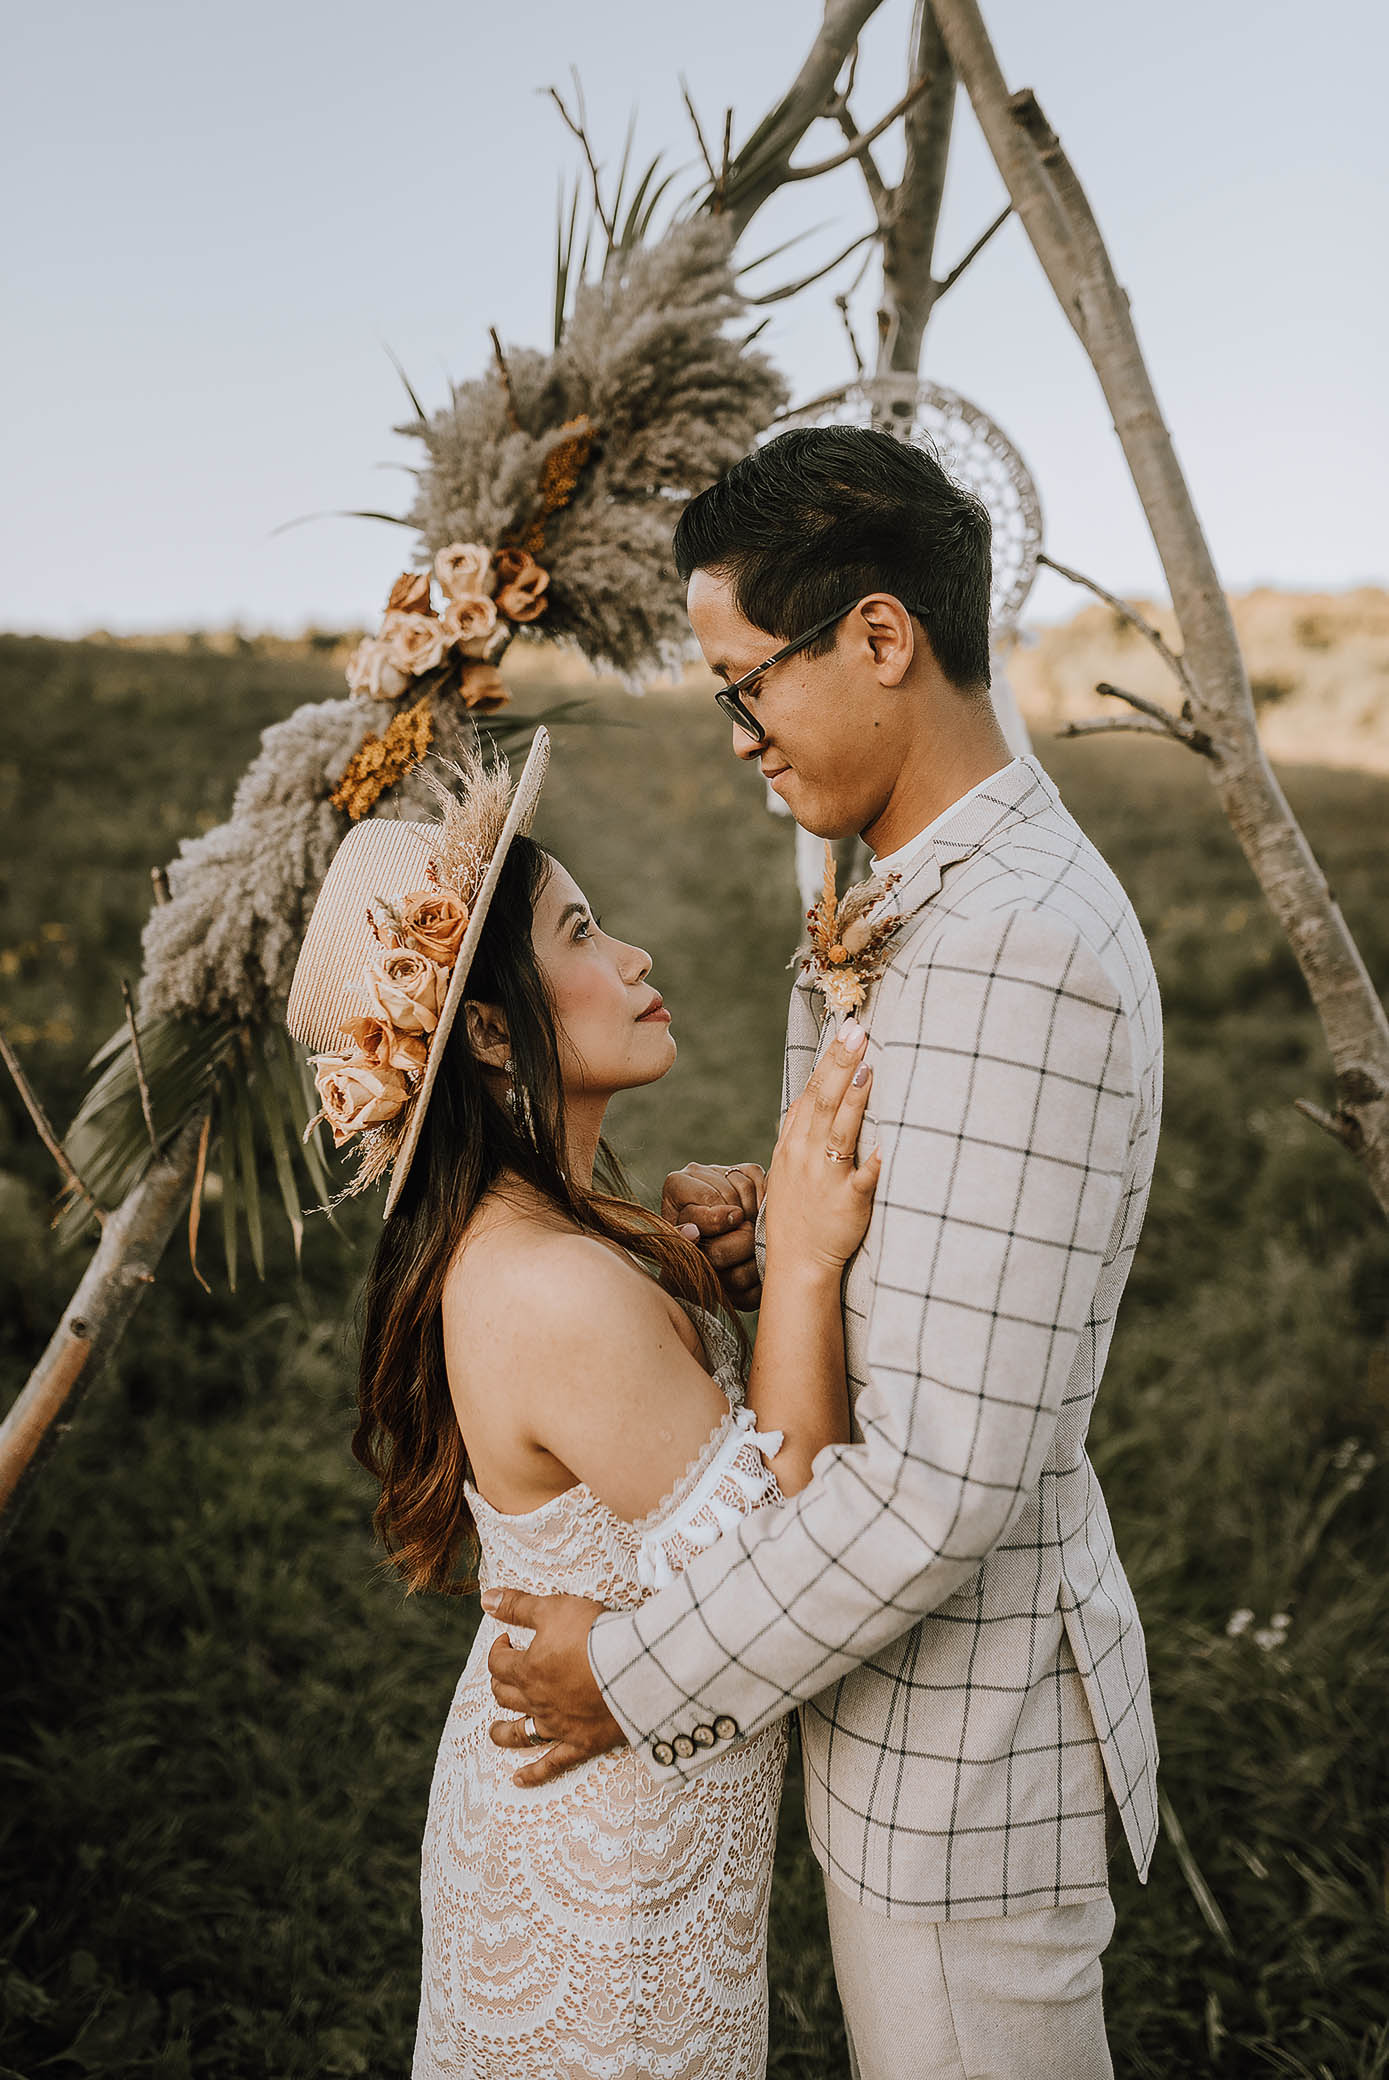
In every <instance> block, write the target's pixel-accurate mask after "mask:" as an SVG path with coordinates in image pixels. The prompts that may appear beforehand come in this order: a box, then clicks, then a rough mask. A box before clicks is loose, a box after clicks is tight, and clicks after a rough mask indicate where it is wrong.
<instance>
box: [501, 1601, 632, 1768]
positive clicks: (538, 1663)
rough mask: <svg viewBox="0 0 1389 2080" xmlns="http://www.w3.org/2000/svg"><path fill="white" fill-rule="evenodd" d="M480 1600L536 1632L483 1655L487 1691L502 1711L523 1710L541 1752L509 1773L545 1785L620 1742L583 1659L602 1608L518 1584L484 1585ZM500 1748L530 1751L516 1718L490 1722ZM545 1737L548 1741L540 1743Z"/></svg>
mask: <svg viewBox="0 0 1389 2080" xmlns="http://www.w3.org/2000/svg"><path fill="white" fill-rule="evenodd" d="M482 1606H483V1609H484V1610H485V1611H487V1613H488V1614H489V1616H491V1617H493V1618H495V1619H496V1620H497V1623H498V1624H499V1625H516V1626H523V1627H525V1628H526V1629H527V1630H530V1631H533V1632H534V1633H535V1638H534V1639H533V1640H532V1641H531V1643H530V1645H529V1646H528V1647H513V1646H512V1644H511V1642H510V1640H509V1639H508V1638H507V1637H506V1635H505V1634H503V1635H502V1637H501V1638H500V1639H497V1640H494V1641H493V1643H492V1648H491V1652H490V1653H489V1654H488V1656H487V1666H488V1669H489V1671H490V1673H491V1677H492V1695H493V1696H494V1697H495V1698H496V1700H497V1703H498V1704H499V1705H500V1706H501V1708H502V1710H503V1711H505V1712H522V1713H529V1715H530V1718H531V1720H532V1722H533V1724H534V1726H535V1731H536V1734H537V1736H538V1744H539V1745H540V1746H542V1747H544V1749H545V1752H544V1753H543V1754H542V1755H540V1756H539V1757H538V1758H537V1760H536V1761H534V1762H530V1763H527V1764H526V1766H525V1768H524V1769H518V1770H514V1771H513V1772H512V1781H513V1782H514V1783H517V1784H548V1783H549V1781H550V1779H551V1778H552V1777H560V1776H563V1774H564V1772H565V1771H566V1770H567V1769H573V1768H574V1767H575V1766H576V1764H578V1763H580V1762H587V1761H588V1760H589V1759H590V1757H592V1756H594V1755H604V1754H606V1753H607V1751H608V1749H609V1748H620V1747H623V1746H625V1744H626V1740H627V1736H626V1734H625V1733H624V1732H623V1731H622V1728H621V1727H620V1726H619V1725H618V1723H617V1721H616V1719H614V1717H613V1715H612V1713H611V1712H610V1711H609V1710H608V1708H607V1706H606V1704H604V1702H603V1693H602V1691H601V1690H600V1689H599V1688H598V1685H597V1683H596V1682H595V1681H594V1678H593V1670H592V1668H591V1667H590V1666H589V1659H588V1635H589V1630H590V1628H591V1626H592V1624H593V1621H594V1619H595V1618H596V1617H597V1616H598V1614H599V1612H600V1611H601V1610H602V1608H603V1606H602V1604H601V1603H590V1602H589V1600H588V1598H587V1597H585V1596H527V1595H526V1594H525V1593H524V1592H523V1591H522V1590H520V1589H484V1590H483V1592H482ZM491 1734H492V1739H493V1741H494V1742H495V1743H496V1745H497V1746H498V1747H499V1748H528V1749H532V1750H533V1749H534V1747H535V1746H536V1745H537V1743H534V1742H531V1741H528V1740H527V1738H526V1733H525V1728H524V1725H523V1723H522V1721H521V1720H520V1719H498V1720H496V1721H495V1722H494V1723H493V1726H492V1728H491ZM547 1743H548V1745H546V1744H547Z"/></svg>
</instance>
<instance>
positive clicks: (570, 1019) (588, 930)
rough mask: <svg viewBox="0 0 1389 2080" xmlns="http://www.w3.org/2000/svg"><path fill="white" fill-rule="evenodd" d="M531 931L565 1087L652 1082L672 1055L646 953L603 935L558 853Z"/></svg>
mask: <svg viewBox="0 0 1389 2080" xmlns="http://www.w3.org/2000/svg"><path fill="white" fill-rule="evenodd" d="M531 939H532V942H533V944H534V946H535V957H536V961H537V963H538V964H539V967H540V970H541V973H542V974H543V975H544V977H545V981H546V983H547V985H548V987H549V990H550V994H551V996H552V998H553V999H554V1007H555V1025H556V1030H557V1032H558V1035H559V1048H560V1073H561V1075H562V1077H563V1080H564V1087H565V1090H566V1092H569V1093H573V1094H578V1093H579V1092H583V1093H585V1094H587V1095H601V1094H608V1093H611V1092H613V1091H624V1090H632V1089H634V1088H635V1087H636V1086H637V1085H639V1084H643V1083H655V1082H656V1080H657V1079H658V1077H662V1076H664V1075H665V1073H666V1071H667V1069H669V1068H670V1067H671V1065H672V1063H673V1062H674V1060H675V1042H674V1040H673V1039H672V1038H671V1031H670V1013H669V1012H668V1011H667V1010H666V1009H665V1008H664V1006H663V1005H662V1003H661V997H660V992H659V991H658V990H655V989H653V988H652V986H651V984H650V983H649V982H648V981H647V979H646V978H647V976H648V975H649V974H650V972H651V956H650V954H649V953H643V951H642V949H641V947H640V946H629V945H627V943H626V942H625V940H622V939H612V938H609V936H608V934H607V933H606V932H605V931H604V930H603V929H602V927H601V926H600V925H599V923H598V921H597V919H596V918H595V917H594V915H593V912H592V910H591V909H590V908H589V904H588V899H587V897H586V896H585V895H584V892H583V890H582V889H581V888H580V887H579V886H578V884H577V882H576V881H575V880H574V878H573V876H572V875H571V874H569V873H568V872H567V871H566V869H565V868H564V867H562V866H561V865H560V863H559V861H558V860H553V861H552V862H551V866H550V873H549V878H548V879H547V881H546V883H545V886H544V888H543V889H542V890H541V893H540V895H539V897H538V899H537V901H536V905H535V914H534V918H533V920H532V924H531Z"/></svg>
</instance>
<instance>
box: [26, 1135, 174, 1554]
mask: <svg viewBox="0 0 1389 2080" xmlns="http://www.w3.org/2000/svg"><path fill="white" fill-rule="evenodd" d="M202 1128H203V1115H202V1114H201V1113H199V1114H198V1115H197V1116H196V1117H195V1118H193V1119H190V1120H188V1121H187V1122H186V1123H185V1124H184V1125H183V1126H182V1127H180V1129H179V1131H178V1133H177V1134H176V1135H175V1136H174V1138H173V1140H172V1142H171V1143H170V1144H169V1146H168V1148H166V1149H165V1150H164V1152H163V1154H162V1155H158V1156H156V1157H155V1159H154V1161H153V1162H152V1163H151V1164H150V1167H149V1169H148V1170H147V1171H146V1172H145V1174H144V1176H143V1177H142V1178H141V1180H140V1182H139V1184H137V1185H136V1186H135V1187H134V1189H133V1190H132V1191H130V1192H128V1193H127V1194H126V1196H125V1198H124V1199H123V1200H122V1201H121V1203H120V1205H119V1206H118V1207H116V1208H115V1209H114V1211H112V1212H110V1213H108V1214H107V1215H106V1218H105V1221H104V1223H103V1226H102V1231H101V1240H100V1242H99V1243H98V1244H97V1246H96V1249H95V1251H94V1252H93V1255H92V1260H91V1262H90V1264H88V1266H87V1269H86V1272H85V1274H84V1276H83V1278H82V1281H81V1283H80V1284H79V1286H78V1288H77V1291H76V1292H75V1293H74V1294H73V1296H72V1298H71V1300H70V1301H69V1302H68V1304H67V1306H66V1308H65V1309H64V1310H63V1318H62V1320H61V1321H60V1322H59V1324H58V1326H57V1328H56V1329H55V1330H54V1332H53V1334H52V1336H51V1337H50V1338H49V1342H48V1348H47V1350H45V1352H44V1354H43V1356H42V1357H41V1358H40V1359H39V1362H38V1364H37V1365H36V1366H35V1367H34V1369H33V1371H32V1372H31V1373H30V1375H29V1378H28V1380H27V1382H26V1383H25V1385H24V1386H23V1387H22V1388H21V1389H20V1392H19V1395H18V1397H17V1399H16V1400H15V1402H14V1404H13V1406H12V1407H11V1408H10V1410H9V1413H8V1414H7V1415H6V1417H5V1419H4V1421H3V1422H2V1423H0V1543H3V1541H4V1539H5V1538H6V1537H7V1536H8V1534H9V1532H10V1530H11V1529H12V1528H13V1524H14V1519H15V1514H16V1505H17V1503H18V1502H19V1500H20V1498H21V1497H22V1495H23V1494H24V1493H25V1492H26V1490H27V1489H28V1486H29V1483H30V1482H31V1481H32V1479H33V1477H34V1475H35V1474H36V1473H37V1471H38V1469H39V1467H40V1466H41V1465H42V1463H43V1461H44V1460H45V1459H46V1458H47V1456H48V1454H49V1452H51V1451H52V1449H53V1447H54V1445H55V1444H56V1443H57V1441H58V1439H59V1438H60V1437H61V1436H62V1434H63V1432H64V1431H65V1430H66V1428H67V1426H68V1424H69V1423H70V1422H71V1420H72V1417H73V1415H74V1413H75V1411H76V1409H77V1405H78V1403H79V1401H80V1400H81V1398H82V1395H83V1393H84V1392H85V1391H86V1389H87V1388H88V1387H89V1386H90V1385H91V1383H92V1381H93V1379H94V1378H95V1377H96V1375H97V1373H98V1372H99V1371H100V1369H101V1367H102V1365H103V1364H104V1363H105V1362H106V1360H107V1359H108V1358H109V1357H110V1355H111V1353H112V1352H113V1351H114V1349H115V1347H116V1345H117V1344H118V1343H119V1342H120V1339H121V1337H122V1335H123V1334H124V1332H125V1328H126V1324H127V1323H128V1322H129V1320H130V1317H131V1316H132V1315H133V1314H134V1312H135V1310H136V1308H137V1307H138V1306H139V1304H140V1302H141V1300H142V1299H143V1298H144V1296H145V1294H146V1293H147V1292H148V1290H149V1288H150V1287H151V1286H152V1285H153V1284H154V1277H155V1272H156V1270H157V1269H158V1266H159V1260H160V1258H161V1257H162V1256H163V1254H164V1250H165V1248H166V1246H167V1244H168V1241H169V1238H170V1236H171V1235H172V1234H173V1232H174V1225H175V1223H176V1222H177V1220H178V1217H179V1214H180V1212H181V1211H182V1208H183V1204H184V1201H185V1200H186V1198H187V1196H188V1192H189V1188H190V1185H191V1183H192V1179H193V1172H194V1168H195V1166H196V1164H197V1160H198V1147H199V1142H200V1139H201V1135H202Z"/></svg>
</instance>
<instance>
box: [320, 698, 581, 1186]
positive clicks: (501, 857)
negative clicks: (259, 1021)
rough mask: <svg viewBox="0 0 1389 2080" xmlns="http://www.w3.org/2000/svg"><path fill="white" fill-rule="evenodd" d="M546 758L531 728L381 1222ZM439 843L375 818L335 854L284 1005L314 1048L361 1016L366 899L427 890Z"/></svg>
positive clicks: (405, 1167) (411, 1107) (325, 1045)
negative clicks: (357, 989)
mask: <svg viewBox="0 0 1389 2080" xmlns="http://www.w3.org/2000/svg"><path fill="white" fill-rule="evenodd" d="M549 763H550V733H549V731H548V730H546V729H544V728H541V729H537V731H536V733H535V738H534V741H533V742H532V744H531V748H530V752H529V754H528V756H527V758H526V763H525V765H524V766H523V768H522V770H521V777H520V779H519V780H518V781H517V783H516V789H515V792H514V793H513V795H512V797H511V803H510V806H509V807H508V809H507V812H506V820H505V822H504V823H503V825H502V831H501V836H500V837H499V839H498V840H497V843H496V846H495V848H494V849H493V852H492V857H491V858H490V860H489V861H488V862H487V869H486V872H485V874H484V875H483V878H482V885H481V887H480V888H479V889H478V892H477V894H476V895H475V896H474V897H473V899H472V902H471V904H470V906H469V912H468V928H467V930H466V932H465V933H464V935H463V939H462V943H461V944H460V946H459V948H458V956H457V959H456V960H455V961H454V964H453V968H452V971H451V973H450V975H449V983H448V990H447V992H446V994H445V997H444V1003H443V1008H442V1009H441V1011H440V1013H439V1022H438V1024H437V1025H436V1026H435V1028H434V1030H433V1032H432V1033H430V1034H429V1035H428V1036H427V1052H426V1056H425V1069H424V1079H423V1081H422V1083H421V1084H420V1086H419V1088H418V1090H417V1091H415V1092H414V1093H413V1094H412V1096H411V1098H410V1100H409V1104H408V1123H407V1126H406V1132H405V1139H404V1140H403V1142H402V1143H401V1146H400V1149H399V1151H398V1152H397V1154H396V1156H395V1159H394V1161H393V1163H392V1165H391V1173H390V1184H389V1187H388V1189H387V1192H386V1204H385V1207H384V1209H383V1212H382V1219H383V1220H389V1219H390V1217H391V1214H392V1212H393V1211H394V1209H395V1205H396V1201H397V1200H398V1199H399V1197H400V1193H401V1188H402V1187H403V1185H404V1183H405V1179H406V1177H407V1175H408V1174H409V1170H410V1164H411V1162H412V1161H413V1159H414V1154H415V1150H416V1148H417V1147H418V1146H419V1139H420V1134H421V1132H422V1130H423V1127H424V1121H425V1115H426V1113H427V1112H428V1109H429V1100H430V1095H431V1093H432V1091H433V1089H434V1085H435V1083H436V1081H437V1079H438V1075H439V1069H440V1065H441V1064H442V1062H443V1058H444V1049H445V1047H446V1046H447V1044H448V1038H449V1033H450V1031H451V1029H452V1026H453V1022H454V1019H455V1017H456V1016H457V1013H458V1007H459V1005H460V1004H461V1003H462V1001H463V992H464V990H465V988H466V986H467V981H468V973H469V970H470V969H471V967H472V965H473V960H474V958H475V956H476V954H477V949H478V944H479V942H480V940H481V938H482V933H483V928H484V927H485V925H486V923H487V913H488V911H489V909H490V908H491V905H492V897H493V895H494V894H495V893H496V888H497V883H498V881H499V880H500V879H501V873H502V868H503V867H504V866H505V865H506V856H507V854H508V852H509V851H510V850H511V845H512V841H513V839H515V838H517V837H519V836H522V835H524V834H525V833H527V832H528V831H529V830H530V827H531V823H532V821H533V819H534V816H535V809H536V803H537V802H538V801H539V799H540V789H541V786H542V784H543V783H544V779H545V772H546V768H547V767H548V765H549ZM438 840H439V826H438V825H437V824H433V823H413V822H408V821H406V820H405V819H404V818H403V817H400V818H397V817H383V816H373V817H370V818H368V819H367V820H365V821H364V822H362V823H357V824H354V825H353V827H352V829H351V830H350V831H349V832H348V834H347V836H346V837H345V838H344V839H343V841H342V843H341V845H340V846H339V847H338V849H337V851H336V852H335V853H334V855H333V858H332V861H331V863H330V865H329V868H328V871H327V873H326V874H325V875H324V877H323V886H322V887H321V888H320V890H319V892H318V900H317V901H316V902H315V904H314V907H313V915H312V916H311V917H310V919H309V926H308V930H307V931H306V932H305V934H304V943H303V945H302V946H301V947H300V949H299V959H298V963H297V964H296V966H295V970H294V980H293V982H292V983H291V985H290V992H289V1003H288V1005H287V1006H286V1009H285V1024H286V1025H287V1026H288V1028H289V1030H290V1032H291V1034H292V1035H293V1036H294V1038H295V1039H296V1040H298V1041H300V1042H301V1043H302V1045H303V1046H305V1047H306V1048H308V1049H309V1051H310V1053H313V1054H320V1053H324V1052H326V1051H331V1050H333V1049H335V1048H340V1047H341V1046H342V1045H343V1039H344V1033H343V1029H344V1027H345V1026H346V1023H347V1021H348V1020H349V1019H350V1018H354V1017H357V1016H359V1015H360V1013H361V1009H362V1006H361V1003H360V1001H359V1000H358V998H357V995H356V992H355V989H354V985H355V984H356V982H357V981H358V980H359V978H360V976H361V972H362V969H363V967H364V966H365V965H366V963H367V962H368V961H369V960H370V959H371V958H372V956H373V955H374V954H376V953H378V952H379V951H380V948H379V946H378V943H377V940H376V938H375V935H374V934H373V932H372V929H371V922H370V915H369V909H368V906H369V904H370V903H371V902H372V900H373V899H379V898H385V899H386V900H387V901H389V902H392V903H396V902H399V900H400V899H401V897H403V896H405V895H408V894H410V893H412V892H413V891H415V890H417V889H420V888H423V887H424V886H425V882H426V876H427V870H428V867H429V863H430V860H431V858H432V857H433V854H434V851H435V848H436V846H437V844H438Z"/></svg>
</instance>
